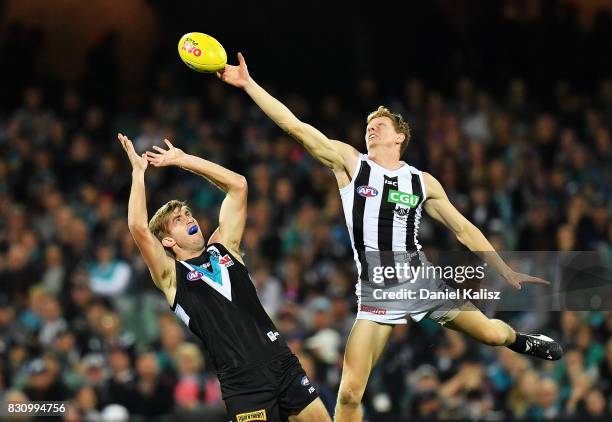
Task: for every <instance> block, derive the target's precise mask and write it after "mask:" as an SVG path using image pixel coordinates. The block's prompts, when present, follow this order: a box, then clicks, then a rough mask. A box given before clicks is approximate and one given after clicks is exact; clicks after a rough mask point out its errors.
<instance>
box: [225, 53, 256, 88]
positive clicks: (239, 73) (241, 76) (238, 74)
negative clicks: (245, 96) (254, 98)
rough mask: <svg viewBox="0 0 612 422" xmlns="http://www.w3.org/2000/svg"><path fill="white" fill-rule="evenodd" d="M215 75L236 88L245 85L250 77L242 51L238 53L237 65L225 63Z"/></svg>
mask: <svg viewBox="0 0 612 422" xmlns="http://www.w3.org/2000/svg"><path fill="white" fill-rule="evenodd" d="M217 76H218V77H219V79H221V80H222V81H223V82H225V83H227V84H230V85H232V86H235V87H237V88H244V87H246V86H247V85H248V83H249V81H250V79H251V77H250V76H249V69H247V65H246V62H245V61H244V57H243V56H242V53H238V66H232V65H230V64H226V65H225V69H223V70H221V71H220V72H217Z"/></svg>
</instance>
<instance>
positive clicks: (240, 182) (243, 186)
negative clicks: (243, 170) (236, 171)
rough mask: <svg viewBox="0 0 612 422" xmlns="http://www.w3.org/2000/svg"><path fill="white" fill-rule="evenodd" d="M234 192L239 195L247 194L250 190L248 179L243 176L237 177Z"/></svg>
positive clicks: (233, 184) (233, 186)
mask: <svg viewBox="0 0 612 422" xmlns="http://www.w3.org/2000/svg"><path fill="white" fill-rule="evenodd" d="M232 190H233V191H234V192H237V193H241V194H245V195H246V194H247V192H248V190H249V184H248V182H247V179H246V177H244V176H243V175H238V176H236V178H235V180H234V181H233V183H232Z"/></svg>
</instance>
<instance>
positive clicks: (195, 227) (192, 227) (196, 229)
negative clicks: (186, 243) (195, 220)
mask: <svg viewBox="0 0 612 422" xmlns="http://www.w3.org/2000/svg"><path fill="white" fill-rule="evenodd" d="M197 232H198V226H191V227H189V234H196V233H197Z"/></svg>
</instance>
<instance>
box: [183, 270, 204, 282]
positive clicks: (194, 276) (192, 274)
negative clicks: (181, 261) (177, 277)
mask: <svg viewBox="0 0 612 422" xmlns="http://www.w3.org/2000/svg"><path fill="white" fill-rule="evenodd" d="M202 277H204V274H202V273H201V272H199V271H197V270H193V271H189V273H187V280H189V281H195V280H199V279H201V278H202Z"/></svg>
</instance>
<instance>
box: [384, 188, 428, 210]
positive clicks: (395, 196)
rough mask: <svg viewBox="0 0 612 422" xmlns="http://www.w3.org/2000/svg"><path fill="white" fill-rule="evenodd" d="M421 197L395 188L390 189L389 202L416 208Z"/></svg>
mask: <svg viewBox="0 0 612 422" xmlns="http://www.w3.org/2000/svg"><path fill="white" fill-rule="evenodd" d="M420 199H421V198H420V197H419V196H418V195H414V194H412V193H406V192H402V191H400V190H395V189H389V195H388V196H387V202H391V203H393V204H399V205H405V206H407V207H410V208H415V207H416V206H417V205H418V204H419V200H420Z"/></svg>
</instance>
